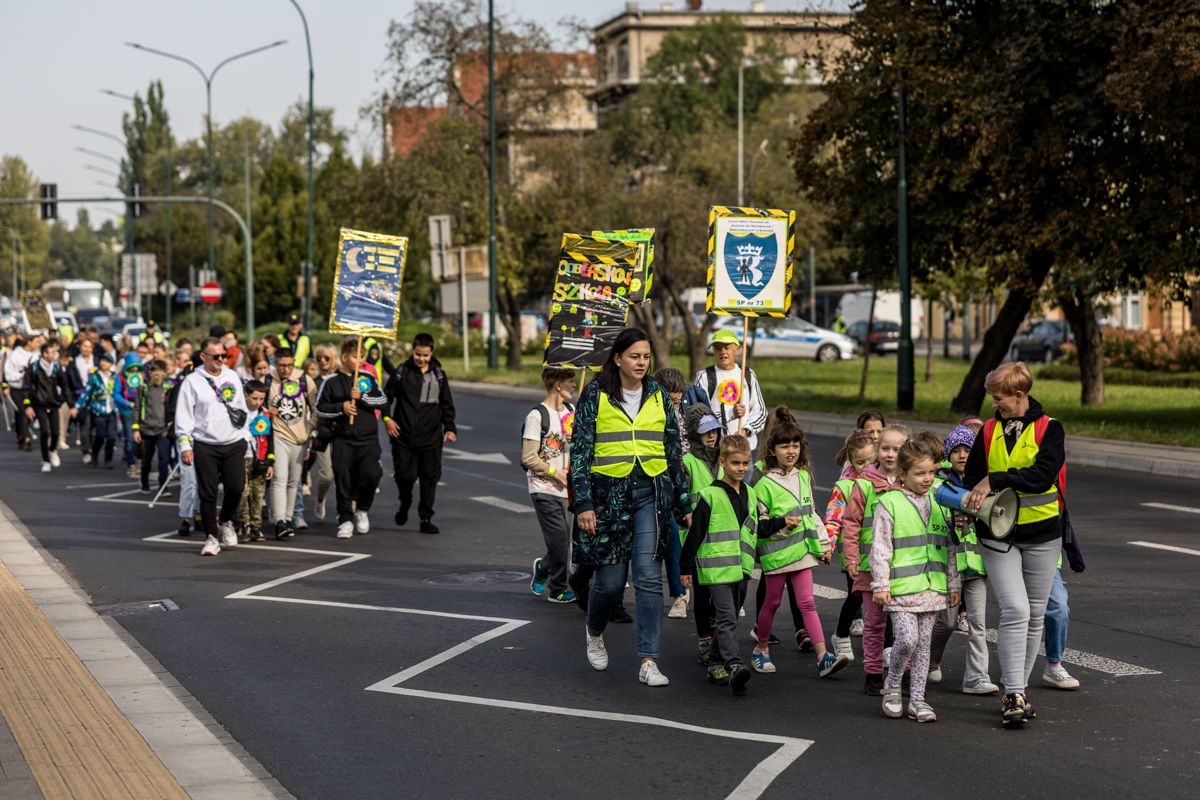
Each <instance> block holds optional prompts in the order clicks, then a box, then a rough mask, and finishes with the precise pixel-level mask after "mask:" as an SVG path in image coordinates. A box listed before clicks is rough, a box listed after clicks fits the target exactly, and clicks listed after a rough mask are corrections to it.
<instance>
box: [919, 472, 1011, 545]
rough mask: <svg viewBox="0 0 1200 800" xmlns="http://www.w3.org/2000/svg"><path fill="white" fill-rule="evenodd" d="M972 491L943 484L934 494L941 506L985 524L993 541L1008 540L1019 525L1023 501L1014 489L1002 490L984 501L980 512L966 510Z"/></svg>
mask: <svg viewBox="0 0 1200 800" xmlns="http://www.w3.org/2000/svg"><path fill="white" fill-rule="evenodd" d="M968 494H970V491H969V490H967V489H963V488H961V487H958V486H951V485H950V484H949V483H943V484H942V485H941V486H939V487H938V489H937V492H936V493H935V494H934V499H936V500H937V501H938V504H939V505H943V506H945V507H947V508H952V509H954V510H955V511H961V512H963V513H964V514H970V515H971V516H972V517H975V518H976V519H978V520H980V521H981V522H983V523H984V524H985V525H987V526H988V529H989V530H990V531H991V534H992V535H991V538H992V539H1004V538H1007V537H1008V535H1009V534H1010V533H1012V529H1013V528H1014V527H1016V524H1017V513H1018V512H1019V511H1020V510H1021V499H1020V498H1019V497H1017V493H1016V492H1014V491H1013V490H1012V489H1001V490H1000V491H999V492H993V493H992V494H989V495H988V496H987V499H986V500H984V501H983V505H982V506H980V507H979V510H978V511H972V510H971V509H969V508H965V507H964V506H963V503H964V502H965V501H966V499H967V495H968Z"/></svg>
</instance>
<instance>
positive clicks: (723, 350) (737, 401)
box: [693, 330, 767, 449]
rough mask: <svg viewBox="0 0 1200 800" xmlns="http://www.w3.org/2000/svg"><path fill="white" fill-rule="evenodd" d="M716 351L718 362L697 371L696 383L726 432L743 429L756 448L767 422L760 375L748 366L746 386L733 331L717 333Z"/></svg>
mask: <svg viewBox="0 0 1200 800" xmlns="http://www.w3.org/2000/svg"><path fill="white" fill-rule="evenodd" d="M712 351H713V356H714V358H715V359H716V362H717V363H716V364H715V365H713V366H711V367H708V368H706V369H702V370H700V371H699V372H697V373H696V378H695V380H694V381H693V383H695V384H696V388H697V389H699V390H700V392H701V394H702V395H704V397H705V398H707V401H706V404H707V405H708V407H709V408H710V409H712V411H713V413H714V414H715V415H716V417H717V418H718V419H719V420H720V421H721V424H722V425H723V426H724V428H725V435H727V436H728V435H729V434H731V433H739V432H740V433H741V434H742V435H743V436H745V437H746V439H747V440H749V442H750V447H751V449H753V448H754V447H757V446H758V435H759V434H760V433H762V430H763V427H764V426H765V425H766V424H767V409H766V406H765V405H764V404H763V398H762V390H761V389H760V388H759V385H758V377H757V376H756V375H755V374H754V370H752V369H747V370H746V382H745V385H744V386H743V385H742V370H741V368H740V367H739V366H738V363H737V359H738V354H739V353H741V351H742V346H741V343H740V342H739V341H738V338H737V336H736V335H735V334H734V332H733V331H731V330H719V331H717V332H716V333H715V334H713V338H712ZM739 420H740V426H739Z"/></svg>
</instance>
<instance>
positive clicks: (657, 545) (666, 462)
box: [570, 328, 691, 686]
mask: <svg viewBox="0 0 1200 800" xmlns="http://www.w3.org/2000/svg"><path fill="white" fill-rule="evenodd" d="M649 368H650V343H649V342H648V341H647V339H646V334H644V333H642V332H641V331H640V330H638V329H637V328H626V329H625V330H623V331H621V333H619V334H618V335H617V339H616V341H615V342H614V344H613V348H612V351H611V352H610V353H609V355H608V360H607V361H606V362H605V364H604V367H603V368H602V370H601V373H600V375H599V376H598V377H597V378H596V379H595V380H594V381H592V382H591V383H590V384H588V386H587V388H585V389H584V390H583V393H582V395H581V396H580V399H579V406H578V408H577V409H576V410H575V426H574V432H573V434H572V439H571V474H570V485H571V493H572V498H573V505H572V510H573V511H574V513H575V515H576V522H577V524H576V526H575V533H574V537H573V538H574V555H573V559H572V560H573V561H575V563H577V564H582V565H591V566H593V567H594V568H595V574H596V583H595V586H594V587H592V589H591V592H590V593H589V595H588V609H587V611H588V614H587V657H588V661H589V662H590V663H591V665H592V666H593V667H594V668H596V669H598V670H599V669H604V668H605V667H607V666H608V653H607V651H606V649H605V647H604V636H603V634H604V629H605V627H607V625H608V619H609V612H610V611H612V609H613V608H614V607H615V606H616V605H617V603H618V602H619V601H620V599H621V595H622V594H623V593H624V591H625V581H626V576H627V574H628V572H629V564H630V563H632V565H633V588H634V592H635V597H636V618H637V637H638V656H639V657H640V658H641V660H642V665H641V668H640V670H639V673H638V679H639V680H640V681H641V682H642V683H645V684H647V685H648V686H666V685H667V683H668V681H667V678H666V676H664V675H663V674H662V673H661V672H660V671H659V669H658V663H657V660H658V647H659V639H660V637H661V634H662V618H663V597H662V560H663V558H664V557H665V556H666V553H667V537H668V536H669V535H670V532H671V514H672V510H673V509H677V510H678V511H679V513H680V514H687V515H688V516H689V517H690V514H688V512H690V510H691V508H690V504H689V503H688V482H687V477H686V476H685V474H684V471H683V455H682V445H681V441H682V440H681V439H680V435H679V429H678V424H677V422H676V416H675V411H674V408H673V407H672V405H671V398H670V396H669V395H668V394H667V392H666V391H665V390H664V389H663V388H662V386H660V385H659V384H658V383H657V382H656V381H655V380H654V379H653V378H651V377H649V375H648V374H647V373H648V372H649ZM687 521H688V522H690V520H687Z"/></svg>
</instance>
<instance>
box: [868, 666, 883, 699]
mask: <svg viewBox="0 0 1200 800" xmlns="http://www.w3.org/2000/svg"><path fill="white" fill-rule="evenodd" d="M863 691H864V692H866V693H867V694H869V695H870V696H871V697H883V673H882V672H878V673H877V672H868V673H866V675H865V676H864V680H863Z"/></svg>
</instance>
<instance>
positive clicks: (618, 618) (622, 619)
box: [608, 605, 633, 625]
mask: <svg viewBox="0 0 1200 800" xmlns="http://www.w3.org/2000/svg"><path fill="white" fill-rule="evenodd" d="M608 621H609V622H615V623H618V624H622V625H623V624H625V623H628V622H633V617H631V616H629V612H628V611H626V610H625V606H623V605H618V606H617V607H616V608H614V609H613V610H612V611H610V612H609V613H608Z"/></svg>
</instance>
